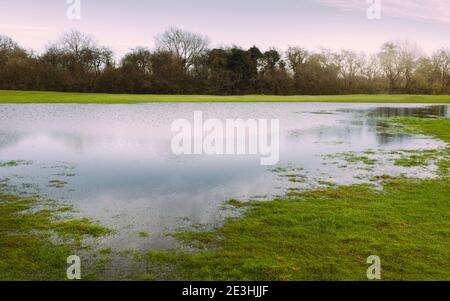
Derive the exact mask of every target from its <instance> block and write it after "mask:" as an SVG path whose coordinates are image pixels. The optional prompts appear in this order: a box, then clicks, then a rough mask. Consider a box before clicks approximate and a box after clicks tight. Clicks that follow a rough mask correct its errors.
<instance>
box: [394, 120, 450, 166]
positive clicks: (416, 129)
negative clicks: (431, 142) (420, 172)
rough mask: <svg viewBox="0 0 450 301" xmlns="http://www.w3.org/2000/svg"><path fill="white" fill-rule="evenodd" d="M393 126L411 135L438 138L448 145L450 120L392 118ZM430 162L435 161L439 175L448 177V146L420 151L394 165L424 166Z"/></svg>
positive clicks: (449, 154) (449, 159) (449, 151)
mask: <svg viewBox="0 0 450 301" xmlns="http://www.w3.org/2000/svg"><path fill="white" fill-rule="evenodd" d="M390 121H391V122H393V123H395V124H400V125H402V126H404V127H405V128H404V129H403V131H405V132H408V133H413V134H423V135H429V136H433V137H436V138H439V139H441V140H443V141H445V142H447V143H450V118H427V119H421V118H393V119H390ZM430 160H435V161H436V165H437V167H438V169H439V174H441V175H448V174H449V173H450V172H449V169H450V145H448V146H447V147H446V148H445V149H442V150H439V151H433V150H432V151H422V152H419V153H417V154H413V155H411V156H409V157H408V156H406V157H405V156H404V157H402V158H400V159H399V160H397V161H396V162H395V164H397V165H400V166H420V165H426V164H427V163H428V162H429V161H430Z"/></svg>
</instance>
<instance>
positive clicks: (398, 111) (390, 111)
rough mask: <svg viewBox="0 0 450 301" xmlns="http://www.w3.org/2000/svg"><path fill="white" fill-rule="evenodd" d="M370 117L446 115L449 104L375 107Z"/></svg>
mask: <svg viewBox="0 0 450 301" xmlns="http://www.w3.org/2000/svg"><path fill="white" fill-rule="evenodd" d="M369 116H370V117H432V116H434V117H445V116H448V106H444V105H443V106H429V107H418V108H389V107H380V108H375V109H373V110H371V111H370V112H369Z"/></svg>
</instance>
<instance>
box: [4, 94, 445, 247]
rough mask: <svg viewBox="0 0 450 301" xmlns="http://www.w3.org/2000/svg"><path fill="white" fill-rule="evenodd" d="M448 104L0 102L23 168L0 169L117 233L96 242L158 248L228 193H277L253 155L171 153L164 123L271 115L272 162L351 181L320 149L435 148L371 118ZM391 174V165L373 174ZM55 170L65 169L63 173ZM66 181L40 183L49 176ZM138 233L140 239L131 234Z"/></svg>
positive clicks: (9, 148) (8, 142)
mask: <svg viewBox="0 0 450 301" xmlns="http://www.w3.org/2000/svg"><path fill="white" fill-rule="evenodd" d="M448 108H449V106H424V105H391V104H386V105H378V104H329V103H328V104H326V103H324V104H306V103H303V104H295V103H291V104H287V103H286V104H139V105H1V106H0V161H8V160H32V161H33V162H34V164H33V165H30V166H21V167H17V168H1V169H0V177H4V176H8V177H12V178H14V177H13V176H14V175H18V176H20V177H23V179H22V178H20V177H19V179H20V181H21V182H32V183H36V184H39V186H40V187H41V188H44V191H45V192H46V193H47V194H48V195H50V196H52V197H55V198H58V199H64V200H66V201H69V202H72V203H74V204H75V205H76V208H77V209H78V210H80V214H81V215H83V216H89V217H93V218H95V219H97V220H99V221H101V222H103V223H105V224H106V225H109V226H112V227H115V228H118V229H121V230H120V231H118V234H117V235H116V236H114V237H113V238H111V239H109V240H108V241H106V242H105V244H113V245H121V246H123V247H124V248H131V247H140V248H148V247H155V246H156V247H164V246H168V245H170V243H171V240H170V239H169V238H167V237H165V236H164V235H163V234H164V233H167V231H171V230H173V229H174V228H176V227H179V226H181V225H193V224H196V225H197V224H198V225H204V224H209V225H217V224H219V223H220V222H222V221H223V217H224V216H225V215H227V214H229V213H227V212H225V211H223V210H220V207H221V203H222V202H223V201H225V200H227V199H230V198H243V199H248V198H251V197H255V196H268V197H270V196H272V195H276V194H282V193H284V192H285V191H286V188H288V187H292V183H288V181H286V179H284V180H283V179H280V177H279V176H278V175H277V174H275V173H273V172H270V171H269V170H268V169H269V168H267V167H263V166H260V164H259V156H187V157H186V156H184V157H176V156H174V155H172V154H171V150H170V139H171V137H172V134H171V132H170V125H171V123H172V122H173V120H175V119H178V118H185V119H188V120H192V118H193V112H194V111H195V110H202V111H203V117H204V119H205V120H206V119H208V118H218V119H237V118H243V119H250V118H255V119H259V118H266V119H272V118H278V119H280V126H281V134H280V139H281V141H280V142H281V150H280V164H279V165H280V166H287V165H290V166H293V167H301V168H304V173H305V174H306V175H307V176H308V178H309V179H311V181H313V179H316V180H318V179H319V180H320V179H326V180H331V181H334V182H336V183H339V184H349V183H353V182H355V179H354V173H352V172H349V171H342V170H340V169H338V168H337V167H336V166H333V165H324V164H323V163H324V159H323V158H322V155H325V154H333V153H338V152H345V151H364V150H367V149H383V150H395V149H415V148H426V147H435V146H436V145H438V143H437V142H436V141H434V140H431V139H423V138H421V137H411V136H408V135H399V134H397V135H393V134H386V133H384V132H383V127H382V126H383V124H382V123H380V117H393V116H428V115H437V116H449V112H450V110H448ZM383 172H384V173H386V172H392V173H395V172H398V170H397V171H396V170H394V169H392V170H389V169H388V170H383ZM61 173H63V174H64V173H74V174H76V176H75V177H64V176H61V175H60V174H61ZM52 179H60V180H64V181H67V182H68V183H69V184H68V185H67V186H66V187H65V188H63V189H55V188H46V185H47V183H48V181H49V180H52ZM139 231H147V232H149V233H150V234H151V238H150V239H145V240H144V239H142V238H141V239H140V238H138V235H137V233H138V232H139Z"/></svg>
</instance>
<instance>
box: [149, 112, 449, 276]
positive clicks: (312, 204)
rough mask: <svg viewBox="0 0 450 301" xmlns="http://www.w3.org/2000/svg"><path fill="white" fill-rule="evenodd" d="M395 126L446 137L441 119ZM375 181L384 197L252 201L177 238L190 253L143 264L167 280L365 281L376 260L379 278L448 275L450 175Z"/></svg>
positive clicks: (341, 191) (155, 256)
mask: <svg viewBox="0 0 450 301" xmlns="http://www.w3.org/2000/svg"><path fill="white" fill-rule="evenodd" d="M396 122H399V123H400V122H401V123H402V124H405V125H408V129H409V131H411V132H414V133H423V134H427V135H432V136H435V137H438V138H441V139H443V140H444V141H447V142H449V141H450V131H449V127H448V125H449V123H448V122H449V120H447V119H431V120H428V119H426V120H425V119H414V120H413V119H402V120H400V119H398V120H396ZM447 164H448V158H447ZM380 180H381V181H382V183H383V185H384V189H383V190H382V191H379V190H376V189H375V188H374V187H372V186H368V185H352V186H341V187H329V188H326V189H319V190H314V191H308V192H298V191H297V192H296V191H291V193H289V196H286V197H282V198H279V199H276V200H274V201H272V202H256V203H251V204H249V206H250V207H249V209H248V210H246V211H245V212H244V215H243V217H242V218H235V219H229V220H228V221H227V222H226V223H225V225H224V226H223V227H220V228H218V229H216V230H214V231H210V232H194V231H189V232H183V233H178V234H177V235H176V237H177V238H179V239H181V240H182V241H184V242H185V243H186V244H188V245H191V246H193V247H195V248H198V250H197V251H196V252H183V251H176V250H173V251H170V252H167V251H160V252H149V253H148V254H146V255H145V256H144V260H145V262H146V263H147V264H148V270H149V271H154V270H159V269H160V268H161V267H165V269H166V272H165V273H163V274H162V275H160V276H159V278H161V279H169V280H174V279H176V280H179V279H187V280H367V278H366V271H367V268H368V264H366V260H367V258H368V257H369V256H370V255H377V256H380V258H381V264H382V278H383V280H448V279H450V269H449V266H450V218H449V217H450V197H449V196H450V178H448V177H445V176H443V177H441V178H438V179H428V180H418V179H407V178H392V177H390V176H389V175H385V176H382V177H380ZM167 270H168V271H170V272H167Z"/></svg>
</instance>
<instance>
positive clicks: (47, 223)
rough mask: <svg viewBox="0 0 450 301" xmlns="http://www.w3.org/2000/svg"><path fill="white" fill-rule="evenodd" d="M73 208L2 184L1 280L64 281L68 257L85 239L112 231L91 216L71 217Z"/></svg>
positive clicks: (0, 200)
mask: <svg viewBox="0 0 450 301" xmlns="http://www.w3.org/2000/svg"><path fill="white" fill-rule="evenodd" d="M71 210H72V209H71V208H69V207H61V206H59V205H58V204H57V203H56V202H54V201H50V200H44V199H42V198H41V197H39V196H35V195H33V196H24V195H22V194H21V193H18V192H16V191H14V189H10V187H9V186H8V185H7V181H6V180H2V182H1V185H0V280H64V279H66V270H67V267H68V265H67V262H66V261H67V257H68V256H70V255H78V254H79V253H77V252H78V251H80V250H81V249H82V248H83V246H82V245H81V242H80V241H81V239H83V238H84V237H87V236H91V237H98V236H101V235H105V234H107V233H109V230H108V229H106V228H104V227H101V226H99V225H95V224H93V223H92V222H91V221H89V220H87V219H67V218H63V217H62V215H63V214H67V213H68V212H70V211H71Z"/></svg>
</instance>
